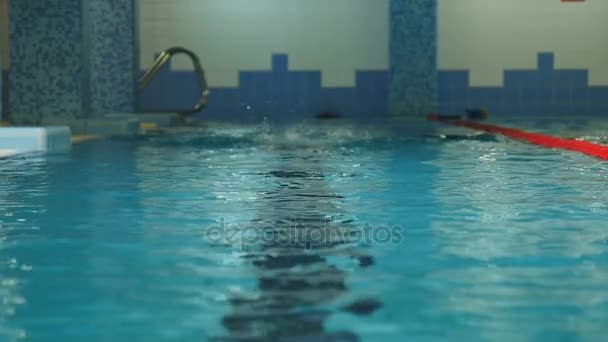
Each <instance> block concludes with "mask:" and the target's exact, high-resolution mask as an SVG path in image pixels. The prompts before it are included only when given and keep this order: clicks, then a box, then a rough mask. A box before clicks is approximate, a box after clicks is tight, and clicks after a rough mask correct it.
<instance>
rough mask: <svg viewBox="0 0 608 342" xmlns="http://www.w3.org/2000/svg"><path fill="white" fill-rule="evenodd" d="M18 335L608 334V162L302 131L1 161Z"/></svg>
mask: <svg viewBox="0 0 608 342" xmlns="http://www.w3.org/2000/svg"><path fill="white" fill-rule="evenodd" d="M0 174H1V175H2V177H0V340H3V341H12V340H20V339H24V338H25V339H28V340H32V341H83V340H87V341H109V340H112V341H126V340H129V341H140V340H141V341H171V340H174V341H201V340H228V341H237V340H239V341H240V340H247V341H249V340H251V341H258V340H268V341H283V340H284V341H309V340H310V341H354V340H363V341H377V340H383V341H457V340H469V341H531V340H545V339H546V340H554V341H557V340H560V341H594V340H595V341H600V340H602V339H603V338H604V336H605V335H606V333H608V328H607V327H606V322H608V293H607V292H606V288H608V230H606V228H607V226H606V222H608V191H606V181H607V180H608V164H606V163H605V162H601V161H598V160H595V159H593V158H589V157H586V156H582V155H578V154H574V153H568V152H561V151H551V150H547V149H539V148H537V147H533V146H528V145H525V144H521V143H518V142H513V141H508V140H505V139H503V138H494V137H488V136H483V137H478V138H476V139H460V138H433V137H426V138H425V137H404V136H402V135H400V134H393V135H387V134H385V133H382V134H380V133H378V132H376V131H374V130H370V129H365V128H348V127H344V128H340V127H331V128H330V129H322V128H319V127H317V126H314V125H312V126H307V125H300V126H295V127H290V128H283V129H278V128H274V129H271V128H269V127H267V126H264V125H262V126H250V127H238V128H237V127H228V128H215V129H212V130H210V129H200V130H190V131H184V132H180V133H175V134H170V135H162V136H149V137H142V138H138V139H108V140H102V141H92V142H86V143H83V144H80V145H77V146H75V147H74V149H73V151H72V152H71V154H69V155H67V156H26V157H19V156H18V157H13V158H9V159H4V160H0Z"/></svg>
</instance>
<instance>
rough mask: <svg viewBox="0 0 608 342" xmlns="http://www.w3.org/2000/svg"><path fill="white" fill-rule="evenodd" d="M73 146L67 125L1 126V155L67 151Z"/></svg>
mask: <svg viewBox="0 0 608 342" xmlns="http://www.w3.org/2000/svg"><path fill="white" fill-rule="evenodd" d="M71 147H72V134H71V132H70V129H69V128H68V127H66V126H56V127H0V157H1V158H6V157H10V156H13V155H15V154H22V153H35V152H40V153H49V154H55V153H66V152H68V151H70V149H71Z"/></svg>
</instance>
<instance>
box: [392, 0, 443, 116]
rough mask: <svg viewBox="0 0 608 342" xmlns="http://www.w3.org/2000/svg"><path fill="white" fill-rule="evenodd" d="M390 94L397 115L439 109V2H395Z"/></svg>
mask: <svg viewBox="0 0 608 342" xmlns="http://www.w3.org/2000/svg"><path fill="white" fill-rule="evenodd" d="M390 26H391V29H390V33H391V39H390V60H391V70H390V77H391V81H390V95H389V106H390V110H391V113H392V114H394V115H424V114H426V113H428V112H430V111H435V110H436V108H437V102H438V100H437V0H391V24H390Z"/></svg>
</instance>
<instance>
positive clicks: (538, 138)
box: [428, 115, 608, 160]
mask: <svg viewBox="0 0 608 342" xmlns="http://www.w3.org/2000/svg"><path fill="white" fill-rule="evenodd" d="M428 119H429V120H431V121H437V122H442V123H447V124H450V125H454V126H460V127H467V128H472V129H476V130H480V131H484V132H487V133H491V134H500V135H504V136H506V137H509V138H511V139H516V140H521V141H525V142H528V143H530V144H534V145H539V146H543V147H547V148H555V149H561V150H568V151H575V152H579V153H583V154H586V155H589V156H593V157H596V158H599V159H603V160H608V146H605V145H600V144H595V143H591V142H588V141H580V140H572V139H563V138H558V137H553V136H550V135H545V134H539V133H531V132H526V131H522V130H520V129H515V128H508V127H501V126H496V125H487V124H481V123H478V122H472V121H466V120H444V119H442V118H441V117H440V116H437V115H429V116H428Z"/></svg>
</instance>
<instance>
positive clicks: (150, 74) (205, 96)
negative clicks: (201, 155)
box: [139, 46, 209, 115]
mask: <svg viewBox="0 0 608 342" xmlns="http://www.w3.org/2000/svg"><path fill="white" fill-rule="evenodd" d="M177 54H185V55H186V56H188V57H190V60H191V61H192V65H193V66H194V71H195V72H196V76H197V79H198V84H199V86H200V88H201V98H200V100H199V101H198V103H197V104H196V106H194V108H193V109H190V110H178V112H180V113H181V114H184V115H185V114H192V113H196V112H199V111H200V110H201V109H203V108H205V106H207V102H208V101H209V86H208V85H207V80H206V78H205V70H204V69H203V67H202V66H201V62H200V60H199V59H198V56H196V54H194V52H192V51H190V50H188V49H186V48H183V47H180V46H176V47H172V48H169V49H167V50H165V51H163V52H162V53H161V54H160V55H159V56H158V57H157V58H156V60H154V63H152V65H151V66H150V67H149V68H148V70H146V72H145V73H144V75H143V76H142V77H141V79H140V80H139V88H140V89H143V88H145V87H146V86H147V85H148V84H150V82H151V81H152V80H153V79H154V77H155V76H156V74H157V73H158V71H159V70H160V69H161V68H162V67H163V66H164V65H165V64H167V62H169V61H170V60H171V58H173V56H174V55H177Z"/></svg>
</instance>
